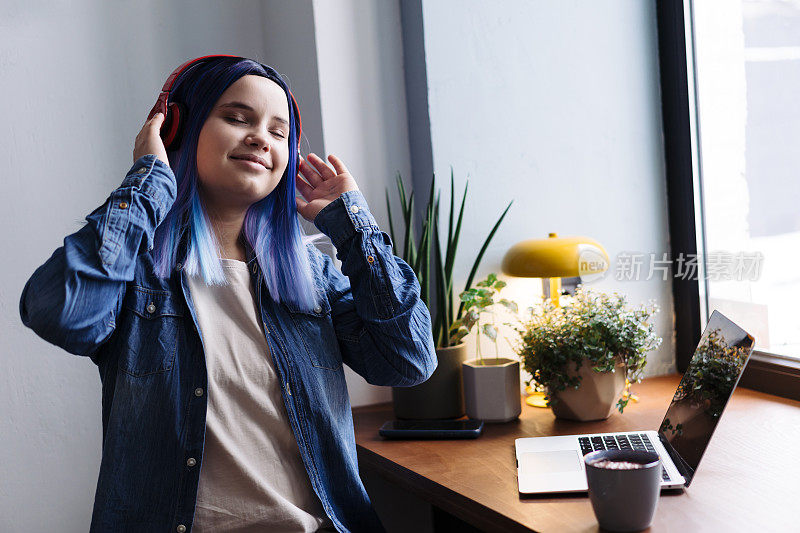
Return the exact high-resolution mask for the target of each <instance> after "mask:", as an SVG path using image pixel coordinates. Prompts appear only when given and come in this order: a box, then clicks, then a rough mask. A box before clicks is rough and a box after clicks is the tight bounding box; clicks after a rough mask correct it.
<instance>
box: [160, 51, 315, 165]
mask: <svg viewBox="0 0 800 533" xmlns="http://www.w3.org/2000/svg"><path fill="white" fill-rule="evenodd" d="M212 57H214V58H215V57H233V58H237V59H247V58H245V57H241V56H233V55H226V54H212V55H207V56H201V57H197V58H195V59H190V60H189V61H186V62H185V63H184V64H182V65H181V66H179V67H178V68H176V69H175V70H173V71H172V74H170V75H169V77H168V78H167V81H165V82H164V86H163V87H162V88H161V92H160V93H159V95H158V99H157V100H156V103H155V105H154V106H153V108H152V109H151V110H150V113H149V114H148V115H147V120H150V119H151V118H152V117H153V115H155V114H156V113H158V112H159V111H160V112H161V113H163V114H164V123H163V124H162V126H161V137H162V138H163V139H164V145H165V147H166V148H167V150H172V149H175V148H177V146H172V147H171V145H177V144H178V143H177V142H176V141H177V138H178V133H179V130H180V127H181V125H182V122H183V121H184V120H185V115H186V110H185V108H184V109H181V107H183V106H182V104H178V103H177V102H173V103H172V104H168V102H169V95H170V91H172V86H173V85H174V84H175V81H176V80H177V79H178V77H179V76H180V75H181V74H182V73H183V72H184V71H186V70H187V69H189V67H191V66H192V65H194V64H195V63H197V62H198V61H202V60H204V59H208V58H212ZM259 65H261V66H262V67H264V70H266V71H267V72H269V71H270V70H273V71H274V69H272V68H270V67H268V66H267V65H264V64H262V63H259ZM286 92H288V93H289V97H290V98H291V99H292V105H293V106H294V115H295V120H296V122H297V149H298V152H299V150H300V137H301V136H302V134H303V121H302V119H301V118H300V108H299V106H298V105H297V101H296V100H295V99H294V95H293V94H292V91H290V90H289V88H288V87H287V88H286ZM170 112H172V114H170Z"/></svg>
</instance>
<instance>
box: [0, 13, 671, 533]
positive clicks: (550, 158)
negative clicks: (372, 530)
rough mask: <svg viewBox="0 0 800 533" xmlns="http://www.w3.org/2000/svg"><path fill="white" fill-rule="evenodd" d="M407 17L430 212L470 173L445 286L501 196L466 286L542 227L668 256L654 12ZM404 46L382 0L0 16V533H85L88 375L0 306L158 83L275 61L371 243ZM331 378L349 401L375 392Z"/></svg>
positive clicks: (115, 168) (99, 185)
mask: <svg viewBox="0 0 800 533" xmlns="http://www.w3.org/2000/svg"><path fill="white" fill-rule="evenodd" d="M422 6H423V10H422V11H423V19H424V39H425V57H426V60H427V62H428V66H427V72H428V73H427V78H428V85H429V93H428V95H427V96H428V101H429V103H430V109H429V110H428V111H429V114H430V121H431V129H432V132H431V138H432V151H433V160H434V166H435V170H436V172H437V176H439V177H440V179H441V180H442V181H440V185H441V186H442V189H443V191H442V192H443V195H444V197H443V204H446V203H447V197H446V195H447V193H448V189H447V188H445V187H444V185H445V183H446V182H445V181H444V180H443V179H442V178H445V177H446V176H449V165H450V164H452V165H453V166H454V167H455V172H456V186H457V190H458V189H459V188H462V187H463V182H464V177H465V175H466V174H467V173H469V174H470V175H471V176H472V178H471V181H470V196H469V204H468V206H467V217H468V220H467V221H466V223H465V228H464V233H463V235H462V242H461V245H460V250H461V252H460V254H459V257H458V260H457V263H456V268H455V271H456V287H457V288H459V287H460V286H463V283H464V281H465V278H466V275H467V272H468V270H469V267H470V266H471V264H472V260H473V258H474V254H475V253H476V252H477V249H478V247H479V246H480V244H481V242H482V241H483V239H484V237H485V235H486V232H487V231H488V229H489V227H490V226H491V224H493V222H494V220H495V218H496V216H497V215H499V213H500V211H501V210H502V208H503V207H504V206H505V204H506V203H507V202H508V201H509V200H510V199H512V198H514V199H515V204H514V207H512V210H511V212H510V213H509V216H508V217H507V219H506V221H505V223H504V225H503V228H502V231H501V233H500V234H498V236H497V237H496V239H495V241H494V246H493V247H492V248H491V249H490V250H489V251H488V253H487V256H486V258H485V259H484V264H483V268H482V269H481V271H480V272H479V274H480V275H481V276H483V275H485V274H486V273H488V272H490V271H495V272H497V271H499V263H500V260H501V258H502V254H503V253H504V252H505V250H506V249H507V248H508V247H510V246H511V245H512V244H513V243H515V242H517V241H518V240H522V239H526V238H532V237H544V236H546V234H547V232H548V231H558V232H560V233H562V234H564V235H567V234H587V235H589V236H591V237H594V238H596V239H597V240H599V241H600V242H602V243H603V244H604V245H605V246H606V248H607V250H608V251H609V253H610V255H611V256H612V258H613V257H614V256H615V255H616V253H617V252H619V251H621V250H640V251H643V252H650V251H659V250H665V249H666V242H667V238H666V227H667V226H666V201H665V188H664V176H663V172H664V171H663V162H662V155H661V154H662V147H661V138H660V127H661V126H660V117H659V109H660V105H659V97H658V80H657V72H658V71H657V67H656V34H655V18H654V13H653V9H652V6H651V5H650V3H644V2H639V1H635V0H630V1H617V2H612V1H610V0H609V1H605V2H602V3H600V2H595V3H590V2H583V3H580V4H578V3H575V2H569V3H567V2H515V3H511V2H502V3H501V2H494V3H492V2H477V1H470V2H455V1H452V0H436V1H432V0H428V1H425V2H423V4H422ZM401 35H402V33H401V28H400V9H399V5H398V3H397V2H385V1H382V0H361V1H356V0H347V1H337V2H336V3H333V2H324V1H321V0H298V1H293V2H291V3H290V2H280V1H279V0H264V1H262V2H256V1H239V2H236V3H221V2H214V1H210V0H204V1H197V0H195V1H191V2H190V1H188V0H182V1H173V2H169V3H162V2H155V1H152V0H151V1H148V2H139V3H133V2H130V3H124V4H120V3H107V2H100V1H95V2H92V1H90V0H82V1H76V2H71V3H70V4H69V7H67V6H66V5H63V4H61V5H59V4H58V3H47V4H46V5H45V4H43V3H41V2H22V1H19V2H15V3H13V4H11V5H5V6H4V15H3V17H2V18H0V72H2V76H0V94H2V98H0V106H2V107H0V110H1V111H2V113H3V117H4V119H5V122H4V123H5V124H6V127H5V128H4V129H2V130H0V160H2V161H3V162H4V171H5V172H4V177H3V184H4V185H5V187H6V191H5V194H3V195H1V196H0V223H2V224H3V226H4V227H5V228H6V231H5V232H3V234H2V237H1V238H2V241H1V243H2V246H3V249H5V250H10V251H11V252H10V253H9V254H8V256H7V257H9V260H7V261H6V262H5V263H4V264H3V266H2V267H0V269H2V273H3V276H0V280H1V281H0V327H2V334H3V339H4V342H3V343H2V344H0V376H2V377H0V380H2V386H0V404H2V405H3V414H4V416H3V417H2V418H0V449H2V450H3V453H2V454H0V479H2V480H3V482H2V483H0V531H4V532H6V531H8V532H17V531H20V532H22V531H25V532H27V531H45V530H52V531H85V530H87V529H88V525H89V519H90V515H91V502H92V501H93V497H94V490H95V485H96V481H97V472H98V468H99V461H100V446H101V441H100V439H101V435H102V428H101V415H100V399H101V394H100V381H99V378H98V375H97V371H96V369H95V367H94V366H93V365H92V364H91V363H90V362H89V361H87V360H84V359H82V358H78V357H73V356H71V355H69V354H67V353H66V352H63V351H62V350H60V349H59V348H56V347H54V346H51V345H49V344H47V343H45V342H44V341H42V340H40V339H39V338H38V337H36V336H35V335H34V334H33V333H32V332H31V331H30V330H28V329H27V328H25V327H24V326H23V325H22V324H21V322H20V320H19V313H18V307H17V306H18V301H19V296H20V293H21V291H22V287H23V285H24V283H25V281H26V280H27V279H28V277H29V276H30V274H31V273H32V272H33V270H34V269H35V268H36V267H37V266H38V265H40V264H41V263H42V262H43V261H44V260H45V259H46V258H47V257H49V255H50V254H51V253H52V251H53V250H54V249H55V248H56V247H58V246H60V245H61V244H62V240H63V237H64V236H65V235H67V234H69V233H72V232H74V231H76V230H77V229H79V228H80V226H81V222H82V220H83V218H84V217H85V216H86V214H88V213H89V212H90V211H91V210H92V209H94V208H95V207H96V206H98V205H100V204H101V203H102V202H103V201H104V200H105V199H106V198H107V196H108V194H109V193H110V192H111V191H112V190H113V189H114V188H116V187H117V186H118V185H119V183H120V182H121V180H122V178H123V174H124V172H125V171H126V170H127V169H128V168H129V166H130V165H131V163H132V150H133V140H134V137H135V136H136V134H137V133H138V131H139V129H140V128H141V125H142V123H143V121H144V119H145V118H146V114H147V112H148V111H149V110H150V107H151V106H152V104H153V101H154V99H155V97H156V95H157V92H158V89H160V87H161V85H162V84H163V81H164V78H165V77H166V75H167V74H168V73H169V72H171V70H172V69H173V68H174V67H175V66H177V65H178V64H180V63H181V62H182V61H184V60H185V59H187V58H190V57H196V56H200V55H205V54H208V53H235V54H240V55H244V56H248V57H252V58H254V59H257V60H260V61H263V62H266V63H269V64H271V65H273V66H275V67H276V68H277V69H278V71H279V72H281V73H283V74H285V75H286V76H287V77H288V78H289V81H290V84H291V87H292V90H293V92H294V93H295V95H296V96H297V98H298V102H299V104H300V106H301V111H302V113H303V119H304V130H305V132H306V138H307V141H308V142H307V144H304V147H303V150H304V152H307V151H314V152H316V153H318V154H319V155H327V154H328V153H334V154H337V155H339V156H341V157H342V159H343V160H344V161H345V162H346V163H347V164H348V166H349V167H350V170H351V171H352V172H353V175H354V176H355V177H356V180H357V181H358V183H359V186H360V188H361V190H362V191H363V192H364V195H365V196H366V198H367V201H368V202H369V204H370V206H371V208H372V211H373V213H374V214H375V216H376V219H377V221H378V223H379V224H380V226H381V227H382V228H383V229H384V230H386V231H387V232H388V220H387V218H386V217H387V215H386V211H385V207H384V205H385V201H384V190H385V188H386V187H387V186H389V187H391V189H390V190H391V192H392V198H393V202H394V204H395V205H396V203H397V202H396V198H395V195H394V176H395V173H396V172H398V171H399V172H400V173H401V174H402V175H403V176H404V178H410V173H411V168H412V167H411V161H410V155H409V139H408V127H407V122H406V118H405V117H406V103H405V94H404V78H403V58H402V48H403V47H402V39H401ZM417 178H418V177H417ZM409 181H410V180H409ZM407 182H408V181H407ZM551 196H552V197H555V198H558V200H557V201H551V200H549V197H551ZM393 207H395V206H393ZM395 209H396V208H395ZM395 213H396V214H397V213H399V210H395ZM396 220H398V219H396ZM307 227H308V226H307ZM11 258H13V261H12V260H10V259H11ZM599 285H601V286H603V287H604V288H619V289H621V290H624V291H625V292H626V293H628V294H629V295H630V296H631V298H632V299H633V300H636V301H641V300H644V299H646V298H650V297H655V298H657V299H658V300H659V302H660V303H662V304H663V306H664V308H665V313H663V314H662V316H661V318H660V319H659V331H660V332H661V333H662V334H664V335H666V336H667V337H669V336H670V333H669V332H670V331H671V325H672V320H671V317H670V315H671V306H672V304H671V295H670V291H669V285H668V284H667V283H664V282H655V281H651V282H644V281H641V282H629V283H617V282H614V281H613V280H608V279H607V280H606V281H604V282H602V283H601V284H599ZM533 287H534V289H533V290H538V288H536V284H535V283H533ZM671 346H672V345H671V342H670V340H669V338H668V339H667V342H666V343H665V347H664V348H662V350H660V351H659V352H658V354H657V357H655V358H654V359H653V362H651V368H652V369H662V370H663V369H664V368H666V367H667V366H668V365H669V364H671V361H672V353H671V352H672V347H671ZM653 363H658V364H653ZM659 365H661V366H659ZM347 372H348V374H347V379H348V385H349V390H350V394H351V401H352V404H353V405H354V406H355V405H361V404H365V403H373V402H378V401H388V400H389V399H390V390H389V389H388V388H381V387H372V386H370V385H367V384H366V383H365V382H364V381H363V380H362V379H361V378H360V377H359V376H357V375H355V374H354V373H352V372H351V371H350V370H349V369H348V370H347Z"/></svg>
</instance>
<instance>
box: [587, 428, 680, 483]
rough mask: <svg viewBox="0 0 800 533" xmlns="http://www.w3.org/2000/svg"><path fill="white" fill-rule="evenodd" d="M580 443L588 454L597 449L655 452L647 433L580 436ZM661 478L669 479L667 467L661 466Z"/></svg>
mask: <svg viewBox="0 0 800 533" xmlns="http://www.w3.org/2000/svg"><path fill="white" fill-rule="evenodd" d="M578 443H579V444H580V445H581V453H582V454H583V455H586V454H588V453H591V452H594V451H597V450H647V451H648V452H655V451H656V449H655V448H654V447H653V443H652V442H650V438H649V437H648V436H647V435H646V434H645V433H638V434H636V433H628V434H624V435H602V436H601V435H597V436H594V437H592V436H589V437H579V438H578ZM661 479H662V480H664V481H669V476H668V475H667V469H666V468H664V467H663V466H662V467H661Z"/></svg>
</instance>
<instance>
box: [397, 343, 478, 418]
mask: <svg viewBox="0 0 800 533" xmlns="http://www.w3.org/2000/svg"><path fill="white" fill-rule="evenodd" d="M436 357H437V358H438V359H439V364H438V366H437V367H436V370H435V371H434V372H433V375H432V376H431V377H430V378H428V380H427V381H426V382H424V383H421V384H419V385H415V386H413V387H392V402H393V404H394V416H395V417H397V418H402V419H415V420H434V419H443V418H460V417H462V416H464V385H463V382H462V378H461V363H463V362H464V360H465V359H466V358H467V344H466V343H461V344H459V345H458V346H450V347H448V348H439V349H437V350H436Z"/></svg>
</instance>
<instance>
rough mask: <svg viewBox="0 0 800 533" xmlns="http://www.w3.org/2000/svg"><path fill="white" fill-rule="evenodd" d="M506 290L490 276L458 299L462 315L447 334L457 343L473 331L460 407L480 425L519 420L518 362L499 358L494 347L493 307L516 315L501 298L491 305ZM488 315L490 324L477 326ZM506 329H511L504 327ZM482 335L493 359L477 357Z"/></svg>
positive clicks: (511, 305) (512, 306) (515, 308)
mask: <svg viewBox="0 0 800 533" xmlns="http://www.w3.org/2000/svg"><path fill="white" fill-rule="evenodd" d="M505 286H506V282H505V281H499V280H498V279H497V276H496V275H495V274H494V273H492V274H489V276H488V277H487V278H486V279H485V280H484V281H481V282H479V283H478V284H477V288H474V289H468V290H466V291H464V292H462V293H461V294H460V295H459V296H460V298H461V301H462V302H463V304H464V310H465V315H464V317H463V318H461V319H459V320H456V321H455V322H453V325H452V326H451V332H452V335H453V337H454V338H456V339H459V338H462V337H463V336H465V335H467V333H469V331H470V330H471V329H472V328H473V327H475V332H476V335H475V343H476V344H475V346H476V354H477V356H478V357H477V358H476V359H472V360H469V361H464V362H463V363H462V372H463V378H464V403H465V409H466V412H467V416H469V417H470V418H477V419H480V420H483V421H484V422H508V421H509V420H513V419H515V418H517V417H519V415H520V413H521V412H522V400H521V394H520V387H519V361H518V360H517V359H511V358H508V357H500V350H499V348H498V346H497V327H496V325H495V312H494V308H495V306H496V305H502V306H503V307H505V308H506V309H508V310H509V311H510V312H512V313H514V314H516V313H517V311H518V306H517V304H516V303H515V302H513V301H510V300H506V299H505V298H503V299H500V300H497V301H495V296H496V295H497V293H499V292H500V290H501V289H502V288H503V287H505ZM487 312H488V313H490V314H491V315H492V321H491V322H487V323H484V324H483V325H481V323H480V319H481V315H482V314H483V313H487ZM505 324H506V325H511V324H508V323H505ZM481 333H483V334H484V335H486V336H487V337H489V339H491V340H492V342H494V346H495V357H494V358H488V357H487V358H484V357H483V355H482V354H481V342H480V335H481Z"/></svg>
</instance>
